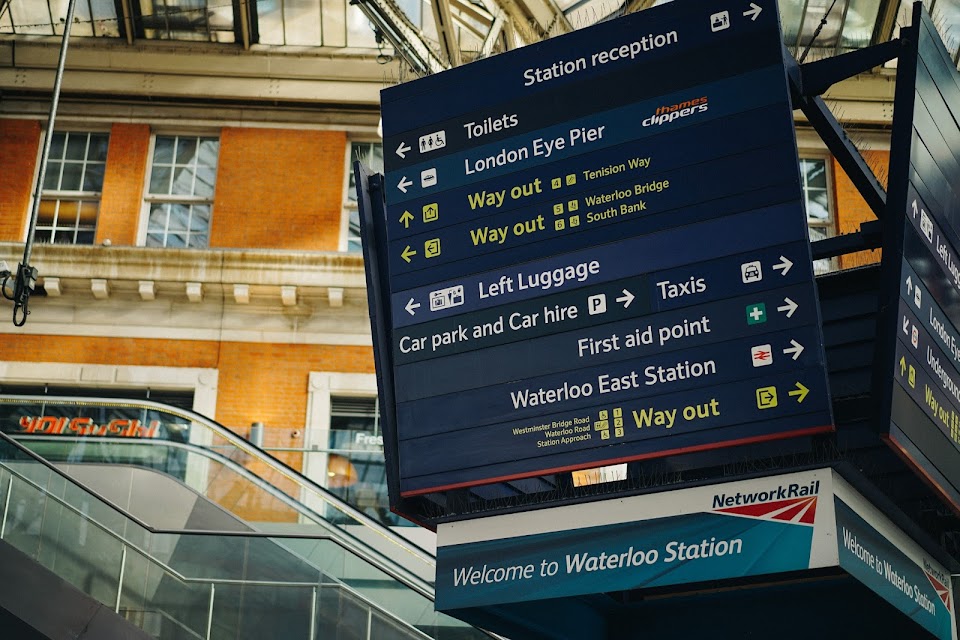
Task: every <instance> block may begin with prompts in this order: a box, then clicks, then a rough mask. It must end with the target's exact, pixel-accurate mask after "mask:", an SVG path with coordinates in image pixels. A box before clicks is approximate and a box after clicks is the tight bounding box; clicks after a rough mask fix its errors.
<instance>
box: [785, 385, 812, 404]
mask: <svg viewBox="0 0 960 640" xmlns="http://www.w3.org/2000/svg"><path fill="white" fill-rule="evenodd" d="M808 393H810V389H807V388H806V387H805V386H803V385H802V384H800V383H799V382H798V383H797V388H796V389H795V390H794V391H791V392H789V393H788V394H787V395H789V396H796V397H797V402H803V399H804V398H806V397H807V394H808Z"/></svg>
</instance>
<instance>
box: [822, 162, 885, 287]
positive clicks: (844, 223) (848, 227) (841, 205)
mask: <svg viewBox="0 0 960 640" xmlns="http://www.w3.org/2000/svg"><path fill="white" fill-rule="evenodd" d="M863 158H864V160H866V161H867V164H868V165H869V166H870V168H871V169H873V172H874V174H875V175H877V176H880V178H881V184H883V185H884V187H886V182H887V180H886V176H887V166H888V165H889V163H890V152H889V151H864V152H863ZM833 178H834V179H833V185H834V190H835V192H836V193H835V195H836V203H837V233H838V234H844V233H853V232H854V231H857V230H858V229H859V228H860V224H861V223H863V222H866V221H869V220H876V219H877V217H876V216H875V215H874V214H873V211H871V210H870V207H868V206H867V203H866V201H864V199H863V197H862V196H861V195H860V192H858V191H857V188H856V187H855V186H853V183H852V182H851V181H850V178H849V177H847V174H846V173H845V172H844V171H843V168H841V167H840V165H839V163H837V161H836V159H834V160H833ZM879 261H880V250H879V249H875V250H872V251H860V252H858V253H853V254H849V255H845V256H841V257H840V267H841V268H842V269H850V268H853V267H859V266H863V265H866V264H872V263H875V262H879Z"/></svg>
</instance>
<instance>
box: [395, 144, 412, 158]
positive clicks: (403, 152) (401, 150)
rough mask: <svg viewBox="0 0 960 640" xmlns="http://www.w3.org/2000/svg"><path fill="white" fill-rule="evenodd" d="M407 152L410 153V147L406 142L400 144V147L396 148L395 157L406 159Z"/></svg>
mask: <svg viewBox="0 0 960 640" xmlns="http://www.w3.org/2000/svg"><path fill="white" fill-rule="evenodd" d="M407 151H410V145H408V144H407V143H406V142H401V143H400V146H399V147H397V155H398V156H400V157H401V158H406V157H407Z"/></svg>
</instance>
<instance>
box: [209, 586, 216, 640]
mask: <svg viewBox="0 0 960 640" xmlns="http://www.w3.org/2000/svg"><path fill="white" fill-rule="evenodd" d="M216 593H217V585H215V584H214V583H212V582H211V583H210V606H209V608H208V609H207V636H206V637H207V640H210V632H211V631H212V630H213V598H214V596H215V595H216Z"/></svg>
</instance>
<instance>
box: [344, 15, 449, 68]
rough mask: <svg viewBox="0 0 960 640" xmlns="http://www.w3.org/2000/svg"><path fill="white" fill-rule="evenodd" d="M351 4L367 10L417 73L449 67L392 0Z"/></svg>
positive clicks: (398, 53)
mask: <svg viewBox="0 0 960 640" xmlns="http://www.w3.org/2000/svg"><path fill="white" fill-rule="evenodd" d="M350 3H351V4H355V5H356V6H357V7H358V8H359V9H360V11H362V12H363V15H365V16H366V17H367V19H368V20H369V21H370V22H372V23H373V24H374V26H375V27H376V28H377V30H378V32H379V33H380V34H382V35H383V37H384V38H386V40H387V42H389V43H390V45H391V46H392V47H393V48H394V50H395V51H396V52H397V55H399V56H400V57H401V58H403V60H404V61H405V62H406V63H407V64H408V65H410V68H411V69H413V70H414V72H416V73H418V74H420V75H429V74H432V73H439V72H441V71H443V70H444V69H445V68H446V65H445V64H444V62H443V61H442V60H441V59H440V58H439V57H438V56H437V55H436V54H435V53H434V52H433V49H432V48H431V47H430V45H429V44H427V43H426V42H425V41H424V40H423V38H422V36H421V35H420V32H419V31H418V30H417V28H416V27H414V26H413V24H411V23H410V20H409V19H408V18H407V16H406V15H405V14H404V13H403V11H401V10H400V8H399V7H397V6H396V4H394V3H393V2H392V1H391V0H350Z"/></svg>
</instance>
